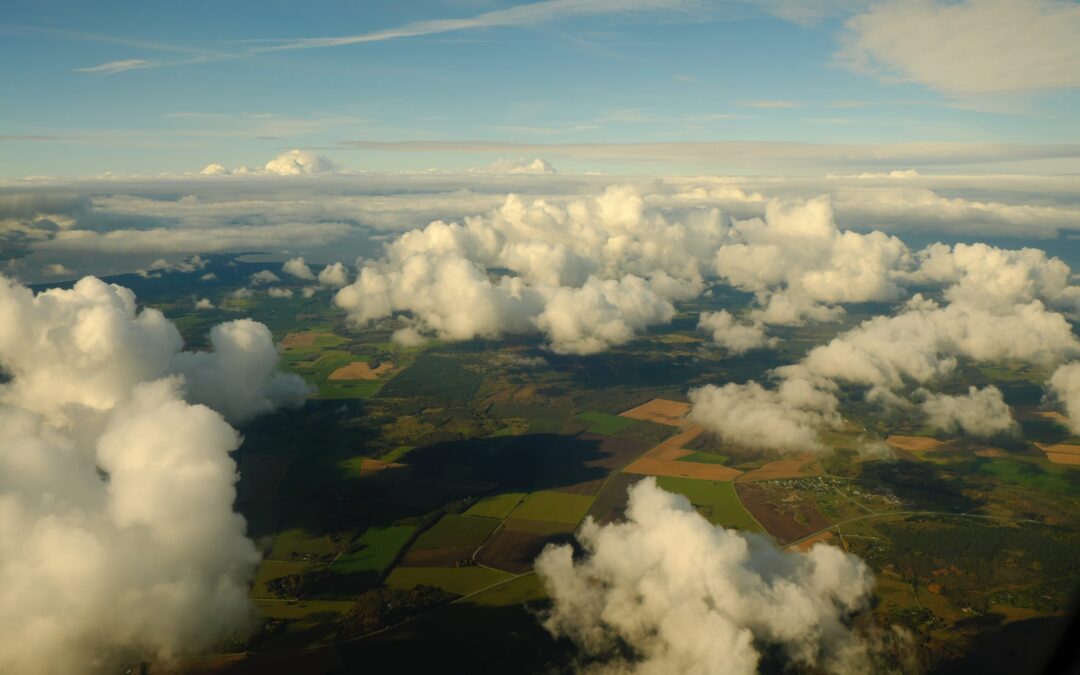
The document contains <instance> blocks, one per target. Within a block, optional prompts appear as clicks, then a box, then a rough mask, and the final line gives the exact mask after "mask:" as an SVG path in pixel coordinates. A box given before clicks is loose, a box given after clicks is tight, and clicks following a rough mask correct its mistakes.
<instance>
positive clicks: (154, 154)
mask: <svg viewBox="0 0 1080 675" xmlns="http://www.w3.org/2000/svg"><path fill="white" fill-rule="evenodd" d="M952 4H954V5H957V4H958V5H959V6H960V9H961V10H964V11H967V12H969V14H965V15H955V16H952V15H946V14H940V15H938V14H933V12H945V11H947V8H948V6H947V5H935V4H934V3H932V2H910V3H901V4H900V5H894V4H892V3H884V4H881V3H879V4H878V5H870V4H868V3H857V2H846V3H840V2H837V3H834V2H831V1H830V0H805V1H803V2H788V1H786V0H773V1H770V2H760V3H754V2H735V1H732V2H719V1H718V2H703V1H698V0H694V1H681V0H626V1H624V2H619V1H617V0H587V1H586V0H579V1H578V2H567V1H566V0H554V1H549V2H536V3H511V2H496V1H485V0H464V1H460V2H454V1H450V0H441V1H427V2H420V1H415V2H413V1H410V2H407V3H389V2H385V3H384V2H354V3H346V2H341V1H335V2H326V1H308V2H304V3H293V2H227V3H222V2H212V3H211V2H186V3H164V2H161V3H157V2H96V3H85V2H57V1H41V0H35V1H33V2H8V3H6V9H5V11H4V14H3V24H2V25H0V36H2V39H0V81H2V83H3V91H4V92H5V93H4V96H3V97H2V99H0V176H3V177H6V178H16V177H23V176H28V175H94V174H99V173H102V172H105V171H111V172H116V173H144V174H147V173H149V174H153V173H157V172H184V171H198V170H199V169H200V168H202V167H203V166H204V165H206V164H208V163H210V162H221V163H222V164H225V165H227V166H230V167H232V166H235V165H240V164H246V165H261V164H262V163H264V162H266V160H267V159H269V158H270V157H273V156H275V155H277V154H278V153H280V152H282V151H284V150H288V149H290V148H305V149H312V150H314V151H316V152H318V153H319V154H322V155H325V156H328V157H330V158H332V159H333V160H335V161H336V162H338V163H339V164H341V165H343V166H346V167H348V168H351V169H355V170H364V171H384V170H405V169H425V168H429V167H440V168H449V169H454V168H463V167H467V166H472V165H475V164H476V163H477V162H483V161H490V159H491V158H496V157H497V156H499V155H506V154H508V153H509V154H512V153H513V149H512V147H511V148H510V149H504V150H492V151H487V150H484V151H462V150H458V151H455V152H452V153H451V152H442V151H436V150H426V151H420V152H404V153H403V152H394V151H389V150H387V151H373V150H371V149H370V148H368V149H363V150H358V149H348V148H346V147H345V144H346V143H347V142H349V141H366V142H371V141H375V142H379V141H389V142H398V141H498V142H503V143H525V144H552V143H554V144H571V145H579V144H598V143H599V144H609V143H614V144H618V143H635V142H652V143H680V142H687V141H795V142H807V143H821V144H838V143H855V144H869V143H873V144H880V143H909V142H915V141H932V142H961V143H990V142H992V143H1020V144H1067V143H1076V142H1077V141H1078V140H1080V139H1078V136H1080V134H1078V133H1077V130H1076V124H1075V110H1077V109H1080V96H1078V95H1077V88H1076V85H1077V82H1076V81H1075V79H1076V78H1075V76H1072V75H1070V74H1069V72H1068V71H1069V70H1073V69H1075V70H1080V67H1078V66H1080V64H1078V63H1076V61H1075V59H1076V49H1075V48H1073V47H1070V46H1069V45H1068V44H1067V42H1068V38H1069V36H1070V31H1071V28H1072V27H1074V26H1080V23H1077V21H1076V9H1077V7H1078V6H1077V5H1076V4H1075V3H1073V2H1048V1H1044V0H1039V1H1035V0H1033V1H1032V2H1030V3H1025V2H1013V3H1012V4H1013V5H1016V6H1021V5H1023V6H1025V7H1027V8H1028V9H1029V10H1030V11H1028V13H1027V14H1025V15H1023V16H1019V17H1017V16H1010V15H1009V12H1011V11H1013V10H1012V8H1011V7H1010V8H1008V10H1007V11H1006V10H1002V6H1003V5H1002V3H1001V2H996V1H994V0H981V1H974V2H973V1H970V0H969V1H968V2H962V3H952ZM583 8H585V9H588V11H583ZM888 11H893V12H900V13H902V16H900V15H893V16H889V15H886V14H885V12H888ZM919 11H922V12H923V13H922V14H919V13H918V12H919ZM1055 12H1057V13H1059V14H1055ZM950 16H951V17H952V18H950ZM861 17H867V18H866V19H865V20H864V19H863V18H861ZM878 19H880V20H878ZM939 19H940V20H939ZM984 19H985V21H983V20H984ZM1026 19H1030V20H1032V21H1035V22H1038V21H1042V20H1046V21H1050V22H1052V24H1053V25H1055V26H1057V25H1064V27H1065V30H1064V33H1063V35H1062V37H1061V39H1060V40H1059V42H1061V44H1054V36H1053V35H1050V36H1046V35H1043V36H1042V37H1041V40H1042V42H1040V43H1039V44H1029V43H1025V42H1023V39H1022V38H1018V41H1017V42H1015V43H1008V44H1004V45H1002V44H995V43H994V40H998V41H1000V39H1001V38H1000V37H992V38H991V37H988V38H987V39H984V40H981V41H980V39H979V36H978V35H973V36H972V39H971V40H969V41H968V42H969V43H970V44H968V43H964V44H956V45H955V47H956V49H958V50H959V49H962V50H963V52H962V56H960V57H959V58H958V57H957V56H956V55H955V53H943V54H941V55H938V58H940V59H941V60H942V64H941V65H943V66H944V65H946V64H948V65H949V66H950V68H951V70H950V68H944V70H945V71H947V72H946V73H945V74H944V75H943V76H942V77H937V75H936V70H938V68H936V66H935V64H931V65H932V66H935V67H933V68H932V70H931V74H929V75H927V70H926V68H925V64H923V63H920V62H919V59H920V58H921V57H922V56H921V55H923V54H925V52H926V49H924V48H922V47H921V46H920V45H919V44H918V43H917V42H912V43H904V41H905V40H909V38H908V37H905V36H906V34H907V32H908V31H907V30H906V29H905V24H904V22H906V21H911V22H913V23H912V25H915V26H923V27H925V29H926V32H928V33H930V38H933V31H935V30H940V31H943V32H944V35H946V36H948V35H950V34H955V29H951V28H950V25H949V22H950V21H954V22H955V23H957V24H958V25H974V26H979V25H983V23H986V25H987V26H989V28H987V30H986V33H987V35H988V36H993V35H995V34H996V33H995V31H993V30H991V29H992V28H993V23H994V22H999V23H1002V24H1005V25H1008V23H1009V22H1012V23H1017V22H1022V21H1024V20H1026ZM453 20H458V23H448V21H453ZM875 21H876V23H875ZM980 21H982V22H983V23H980ZM987 22H988V23H987ZM1070 22H1071V23H1070ZM1035 25H1039V24H1037V23H1036V24H1035ZM891 26H896V27H897V29H896V30H897V34H896V35H893V34H890V32H889V31H890V30H891V28H890V27H891ZM950 30H953V33H949V31H950ZM386 31H397V32H392V33H387V32H386ZM910 32H912V33H916V34H918V31H910ZM972 32H973V33H977V31H974V30H973V31H972ZM1071 35H1072V36H1073V37H1075V36H1076V33H1071ZM347 36H355V37H354V38H353V40H352V42H353V43H352V44H336V43H333V42H332V41H325V40H324V41H321V42H320V41H317V40H316V39H318V38H340V37H347ZM860 40H861V41H862V42H861V43H860V42H859V41H860ZM853 42H855V43H858V44H860V47H859V48H858V49H857V50H856V52H857V53H856V54H854V55H853V54H852V53H851V45H852V43H853ZM939 42H949V43H950V44H954V41H950V40H939ZM955 42H959V41H955ZM1025 49H1027V50H1028V51H1029V52H1031V59H1030V62H1031V63H1032V64H1034V65H1033V66H1031V70H1032V71H1035V70H1037V69H1039V68H1042V66H1041V65H1040V64H1041V62H1042V61H1044V60H1046V58H1047V57H1053V58H1056V59H1057V61H1059V62H1060V63H1059V65H1058V66H1057V69H1056V70H1053V71H1052V72H1043V71H1042V70H1040V71H1039V72H1038V73H1036V75H1033V76H1031V77H1028V76H1027V75H1026V74H1025V73H1023V72H1019V69H1022V68H1024V67H1025V63H1027V61H1025V59H1024V54H1023V52H1024V50H1025ZM980 50H983V51H984V52H985V53H980ZM1055 50H1057V51H1058V52H1060V53H1059V54H1058V53H1055ZM1003 51H1004V52H1006V53H1007V54H1008V56H1009V60H1008V61H1006V62H1005V63H1006V64H1010V63H1013V62H1015V63H1016V64H1017V65H1016V68H1017V69H1018V70H1017V72H1010V73H1005V74H1004V76H1002V75H1001V73H991V74H989V75H993V77H991V76H989V75H988V74H985V73H980V72H978V69H979V68H980V66H981V64H984V63H986V62H987V60H988V59H992V58H993V56H992V55H993V54H997V53H1001V52H1003ZM867 59H869V60H870V61H871V62H872V63H870V65H869V66H868V65H867V63H866V60H867ZM968 59H970V63H969V62H968ZM954 65H955V67H953V66H954ZM965 68H966V69H968V70H969V71H970V72H968V71H965V70H964V69H965ZM1043 70H1045V69H1043ZM980 78H981V79H980ZM969 83H976V84H975V85H972V86H968V85H969ZM559 164H560V168H562V166H566V165H567V164H568V165H569V166H570V168H572V169H577V170H588V169H590V168H596V169H599V170H607V171H611V170H619V169H620V168H621V167H619V166H617V165H613V164H611V163H610V162H609V163H597V162H592V163H590V162H589V161H587V160H582V159H570V160H567V161H564V162H559ZM670 169H671V170H672V171H678V170H679V169H680V167H679V166H672V167H670Z"/></svg>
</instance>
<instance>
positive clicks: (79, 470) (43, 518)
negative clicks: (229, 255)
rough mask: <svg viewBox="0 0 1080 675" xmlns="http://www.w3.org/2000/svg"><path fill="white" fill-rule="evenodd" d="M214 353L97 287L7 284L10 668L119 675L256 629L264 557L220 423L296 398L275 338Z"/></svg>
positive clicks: (0, 621) (2, 601) (4, 354)
mask: <svg viewBox="0 0 1080 675" xmlns="http://www.w3.org/2000/svg"><path fill="white" fill-rule="evenodd" d="M211 342H212V344H213V345H214V349H215V351H214V352H213V353H208V354H191V353H186V352H180V348H181V339H180V334H179V332H178V331H177V329H176V327H175V326H174V325H173V324H172V323H171V322H169V321H168V320H167V319H165V317H164V316H163V315H162V314H161V313H160V312H159V311H157V310H155V309H152V308H146V309H143V310H141V311H139V310H138V309H137V306H136V303H135V296H134V295H133V294H132V293H131V291H129V290H128V289H125V288H123V287H120V286H115V285H110V284H106V283H104V282H102V281H100V280H98V279H95V278H92V277H87V278H84V279H82V280H80V281H78V282H77V283H76V284H75V285H74V287H73V288H71V289H50V290H47V291H44V292H41V293H38V294H36V295H35V294H34V293H33V292H32V291H30V290H29V289H27V288H25V287H23V286H20V285H18V284H16V283H14V282H12V281H11V280H9V279H7V278H5V277H2V276H0V363H2V364H3V367H4V370H5V372H6V373H7V374H8V375H9V376H10V380H9V381H7V382H5V383H4V384H2V385H0V534H2V536H0V617H2V618H0V628H2V631H0V670H3V671H4V672H12V673H17V674H22V673H26V674H28V675H29V674H30V673H34V674H35V675H37V674H42V673H44V674H46V675H48V674H51V673H56V674H59V673H69V672H98V671H103V672H112V671H114V670H116V669H117V668H118V667H119V666H120V664H121V663H123V662H125V661H128V662H129V661H131V660H139V659H154V660H170V659H174V658H176V657H179V656H182V655H184V654H188V653H192V652H195V651H199V650H202V649H207V648H210V647H211V646H213V645H215V644H218V643H219V642H220V641H222V640H223V639H226V638H228V637H230V636H234V635H237V634H238V633H242V632H244V631H245V630H247V629H248V628H249V627H250V626H251V625H252V620H253V610H252V608H251V606H250V601H249V600H248V592H247V591H248V585H249V583H250V580H251V577H252V574H253V572H254V568H255V565H256V564H257V562H258V559H259V556H258V553H257V551H256V550H255V547H254V545H253V544H252V542H251V541H250V540H248V539H247V537H246V536H245V523H244V521H243V519H242V518H241V517H240V516H239V515H237V514H236V513H235V512H233V510H232V503H233V501H234V499H235V496H236V493H235V488H234V484H235V482H236V466H235V464H234V462H233V460H232V459H231V458H230V457H229V453H230V452H232V451H233V450H235V449H236V448H237V446H238V445H239V443H240V438H239V436H238V434H237V432H236V431H235V430H234V429H233V428H232V427H230V426H229V424H228V423H227V422H226V421H225V419H224V418H223V417H222V414H221V413H222V412H224V413H225V414H226V415H228V416H229V417H230V418H233V419H236V420H243V419H246V418H249V417H250V416H251V415H254V414H258V413H260V412H266V411H268V410H270V409H271V408H272V407H273V406H274V405H278V404H285V403H288V402H292V401H295V400H296V399H297V397H298V396H299V395H300V392H299V390H298V388H297V387H296V382H295V381H294V380H292V379H290V378H289V377H286V376H279V375H277V374H275V373H274V372H273V371H274V367H275V365H276V363H277V354H276V351H275V350H274V348H273V342H272V340H271V337H270V333H269V331H268V330H267V329H266V328H265V326H262V325H260V324H256V323H254V322H251V321H240V322H233V323H232V324H224V325H223V326H218V327H216V328H215V329H213V330H212V331H211ZM174 373H182V374H183V377H181V376H177V375H175V374H174ZM200 402H205V403H209V404H210V405H211V406H213V407H215V408H216V410H217V411H215V410H211V408H209V407H206V406H205V405H198V404H197V403H200Z"/></svg>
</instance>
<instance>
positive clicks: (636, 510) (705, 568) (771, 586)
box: [536, 478, 874, 674]
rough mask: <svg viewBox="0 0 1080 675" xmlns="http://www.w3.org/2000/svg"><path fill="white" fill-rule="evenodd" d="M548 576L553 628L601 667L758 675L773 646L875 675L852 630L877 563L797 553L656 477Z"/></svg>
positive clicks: (562, 553) (795, 659)
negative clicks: (742, 529) (727, 521)
mask: <svg viewBox="0 0 1080 675" xmlns="http://www.w3.org/2000/svg"><path fill="white" fill-rule="evenodd" d="M577 538H578V540H579V541H580V543H581V546H582V547H583V548H584V555H583V556H581V557H580V558H579V559H575V556H574V553H573V549H572V548H571V547H570V546H560V547H549V548H547V549H546V550H545V551H544V552H543V553H542V554H541V555H540V557H539V558H538V559H537V561H536V571H537V574H538V575H539V576H540V577H541V579H542V580H543V582H544V585H545V587H546V589H547V591H548V594H549V596H550V597H551V599H552V603H553V606H552V609H551V610H550V611H549V612H548V614H547V616H546V617H545V621H544V625H545V627H546V628H547V629H548V630H549V631H551V632H552V633H553V634H554V635H556V636H566V637H569V638H570V639H571V640H573V641H574V642H575V643H576V644H577V645H578V646H579V647H580V648H581V649H582V651H583V652H584V653H585V654H586V655H588V656H590V657H592V658H593V659H595V660H596V661H597V665H596V666H595V670H596V671H597V672H609V673H747V674H750V673H756V672H757V670H758V664H759V662H760V660H761V657H762V655H761V649H762V648H777V649H779V650H780V652H781V653H782V654H783V655H784V657H786V659H787V660H788V661H790V662H791V663H793V664H798V665H801V666H805V667H810V668H820V669H822V670H823V671H826V672H835V673H856V672H867V671H868V670H869V669H870V666H871V664H870V660H869V656H868V649H867V647H866V644H865V643H864V641H863V640H862V639H861V638H860V637H859V636H858V635H857V634H856V633H854V632H853V631H852V630H851V629H850V628H849V626H848V619H849V617H850V616H851V615H853V614H855V613H858V612H861V611H864V610H865V609H866V608H868V607H869V602H870V599H871V595H872V592H873V588H874V580H873V577H872V574H871V572H870V570H869V569H868V568H867V566H866V565H865V564H864V563H863V562H862V561H860V560H859V559H858V558H856V557H855V556H852V555H850V554H847V553H844V552H843V551H841V550H840V549H838V548H835V547H831V546H827V545H823V544H818V545H816V546H814V547H813V548H812V549H810V551H808V552H807V553H785V552H782V551H780V550H779V549H777V548H776V547H775V545H774V544H773V543H772V542H770V541H769V540H768V539H766V538H764V537H760V536H758V535H752V534H742V533H739V532H736V531H734V530H725V529H723V528H720V527H716V526H714V525H712V524H710V523H709V522H708V521H707V520H705V518H703V517H702V516H701V515H700V514H698V513H697V512H696V511H695V510H694V508H693V506H691V504H690V503H689V501H687V500H686V499H685V498H684V497H682V496H679V495H674V494H671V493H668V492H665V491H663V490H661V489H659V488H658V487H657V486H656V482H655V479H653V478H647V479H645V480H643V481H641V482H640V483H638V484H637V485H635V486H633V487H631V488H630V499H629V503H628V508H627V521H626V522H624V523H615V524H611V525H605V526H600V525H597V524H596V523H595V522H594V521H593V520H592V519H589V520H586V522H585V524H584V525H583V526H582V528H581V529H580V530H579V532H578V534H577Z"/></svg>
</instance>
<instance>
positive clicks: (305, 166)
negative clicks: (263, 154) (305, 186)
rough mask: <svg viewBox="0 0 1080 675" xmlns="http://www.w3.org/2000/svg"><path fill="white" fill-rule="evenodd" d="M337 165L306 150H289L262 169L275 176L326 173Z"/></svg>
mask: <svg viewBox="0 0 1080 675" xmlns="http://www.w3.org/2000/svg"><path fill="white" fill-rule="evenodd" d="M336 168H337V167H336V166H335V165H334V163H333V162H331V161H330V160H329V159H327V158H325V157H320V156H319V155H316V154H315V153H313V152H308V151H306V150H289V151H288V152H283V153H281V154H280V155H278V156H277V157H275V158H273V159H272V160H270V161H269V162H267V163H266V166H264V167H263V170H264V171H266V172H267V173H271V174H274V175H276V176H299V175H303V174H314V173H327V172H330V171H334V170H335V169H336Z"/></svg>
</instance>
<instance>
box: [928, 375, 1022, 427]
mask: <svg viewBox="0 0 1080 675" xmlns="http://www.w3.org/2000/svg"><path fill="white" fill-rule="evenodd" d="M925 396H926V399H925V400H924V401H923V402H922V403H921V404H920V406H919V407H920V408H921V409H922V411H923V413H925V414H926V416H927V423H928V424H929V425H930V426H932V427H934V428H935V429H940V430H942V431H944V432H946V433H951V432H955V431H962V432H963V433H966V434H970V435H972V436H981V437H983V438H989V437H991V436H997V435H1000V434H1011V433H1015V432H1016V422H1015V421H1014V420H1013V417H1012V412H1011V411H1010V409H1009V406H1008V405H1006V404H1005V398H1004V396H1002V394H1001V390H1000V389H998V388H997V387H993V386H990V387H984V388H982V389H979V388H977V387H970V388H969V389H968V393H967V395H963V394H960V395H957V396H949V395H948V394H931V393H927V394H926V395H925Z"/></svg>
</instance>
